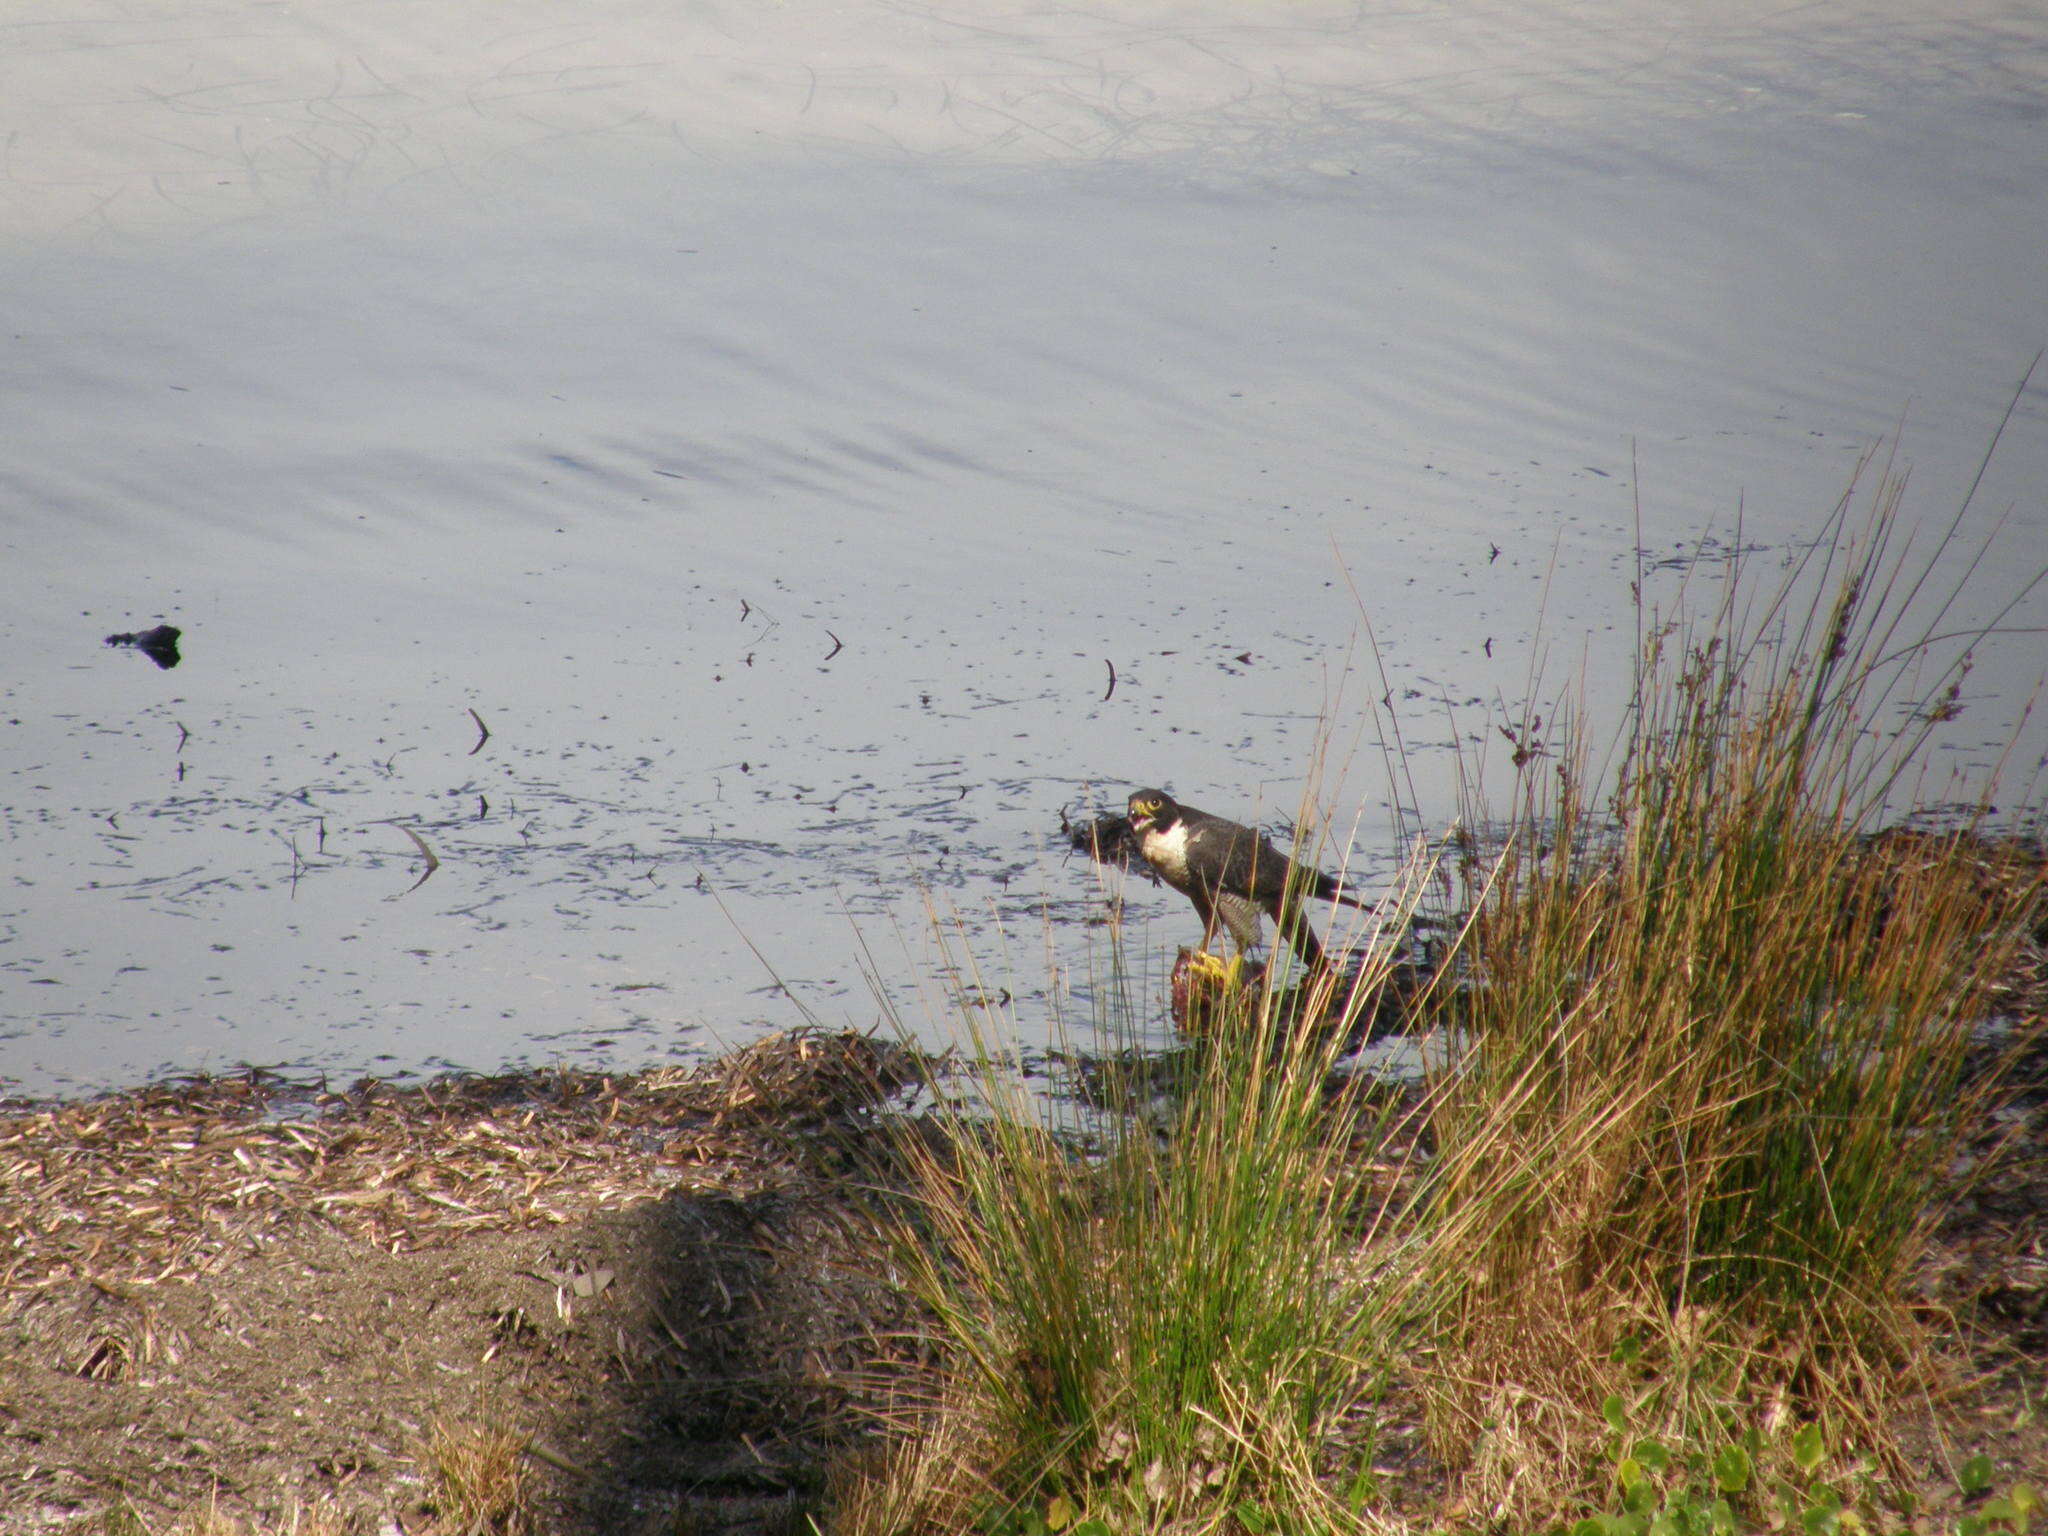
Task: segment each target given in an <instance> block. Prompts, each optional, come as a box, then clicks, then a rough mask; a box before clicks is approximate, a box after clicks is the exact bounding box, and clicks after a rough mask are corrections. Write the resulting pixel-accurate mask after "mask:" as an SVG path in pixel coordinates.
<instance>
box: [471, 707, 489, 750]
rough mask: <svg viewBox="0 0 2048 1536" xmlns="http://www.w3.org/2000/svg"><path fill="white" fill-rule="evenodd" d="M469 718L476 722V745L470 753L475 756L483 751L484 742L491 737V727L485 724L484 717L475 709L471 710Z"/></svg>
mask: <svg viewBox="0 0 2048 1536" xmlns="http://www.w3.org/2000/svg"><path fill="white" fill-rule="evenodd" d="M469 718H470V719H472V720H474V721H475V722H476V745H475V746H473V747H471V748H470V749H469V755H470V756H471V757H475V756H476V755H477V753H479V752H481V751H483V749H484V743H485V742H487V741H489V740H490V739H491V728H490V727H489V726H488V725H485V724H484V717H483V716H482V715H480V714H478V713H477V712H476V711H475V710H474V709H472V710H470V712H469Z"/></svg>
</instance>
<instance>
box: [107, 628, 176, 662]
mask: <svg viewBox="0 0 2048 1536" xmlns="http://www.w3.org/2000/svg"><path fill="white" fill-rule="evenodd" d="M181 633H182V631H181V630H179V628H178V626H177V625H175V624H159V625H157V627H156V628H155V629H145V630H142V631H141V632H140V633H137V634H133V635H109V636H107V644H109V645H125V646H127V647H129V648H130V649H131V650H137V651H140V652H142V654H143V655H145V656H147V657H148V658H149V659H150V660H151V661H153V662H155V663H156V664H157V665H158V666H160V667H162V668H163V669H164V670H165V671H167V672H168V671H169V670H170V669H171V668H172V667H175V666H176V665H177V664H178V636H179V635H180V634H181Z"/></svg>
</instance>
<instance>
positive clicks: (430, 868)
mask: <svg viewBox="0 0 2048 1536" xmlns="http://www.w3.org/2000/svg"><path fill="white" fill-rule="evenodd" d="M385 825H386V826H388V827H396V828H398V830H399V831H401V832H403V833H404V834H405V835H406V836H407V837H409V838H411V839H412V845H413V847H415V848H417V849H419V851H420V857H421V858H423V859H425V860H426V861H427V867H426V868H425V869H423V870H421V871H420V877H419V879H417V880H415V881H413V883H412V884H411V885H408V886H407V887H406V888H405V889H404V890H402V891H400V892H399V893H398V896H387V897H385V898H384V899H385V900H386V901H396V900H398V897H399V896H410V895H411V894H412V893H413V892H414V891H416V890H418V889H419V888H420V887H421V886H423V885H425V884H426V883H427V879H428V877H429V876H431V875H432V874H433V873H434V871H435V870H437V869H439V868H440V867H441V861H440V860H439V859H437V858H435V857H434V850H433V849H431V848H429V847H428V846H427V840H426V839H425V838H424V837H421V836H420V835H419V833H417V832H415V831H413V829H412V828H411V827H408V826H407V825H406V824H405V823H404V822H402V821H388V822H386V823H385Z"/></svg>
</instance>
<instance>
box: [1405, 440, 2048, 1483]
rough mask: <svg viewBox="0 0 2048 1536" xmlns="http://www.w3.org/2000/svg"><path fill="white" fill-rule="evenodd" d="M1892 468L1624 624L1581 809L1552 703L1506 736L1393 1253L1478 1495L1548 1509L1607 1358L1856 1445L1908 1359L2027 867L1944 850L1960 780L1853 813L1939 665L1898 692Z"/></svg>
mask: <svg viewBox="0 0 2048 1536" xmlns="http://www.w3.org/2000/svg"><path fill="white" fill-rule="evenodd" d="M1897 493H1898V486H1897V484H1896V482H1893V481H1889V480H1887V481H1886V482H1885V483H1883V484H1882V485H1881V486H1880V487H1879V489H1878V492H1877V497H1876V509H1875V512H1874V514H1873V515H1872V517H1871V519H1870V521H1869V523H1868V525H1867V526H1866V527H1865V528H1864V529H1863V531H1862V533H1861V534H1860V536H1859V537H1856V538H1853V539H1851V538H1846V537H1843V536H1841V535H1840V532H1839V527H1838V528H1837V530H1836V532H1835V538H1834V540H1833V542H1832V543H1829V544H1826V545H1824V546H1823V547H1822V550H1821V553H1820V554H1819V555H1818V556H1817V557H1816V561H1817V563H1818V565H1819V566H1820V567H1821V569H1820V570H1818V571H1815V570H1807V571H1802V572H1796V573H1795V576H1794V580H1793V581H1792V582H1788V584H1787V586H1786V587H1785V588H1783V589H1781V590H1780V591H1779V592H1778V593H1777V594H1776V595H1775V596H1773V597H1772V598H1771V599H1770V600H1769V601H1766V602H1765V603H1763V604H1762V606H1761V609H1760V610H1756V611H1752V610H1750V609H1748V608H1747V607H1746V606H1745V605H1747V604H1748V603H1750V601H1751V594H1750V591H1749V585H1748V583H1747V581H1746V580H1745V579H1744V578H1745V573H1743V572H1741V571H1739V570H1737V571H1734V572H1731V573H1730V575H1729V576H1728V578H1727V580H1726V582H1725V585H1724V587H1723V598H1722V603H1721V606H1720V609H1719V611H1718V612H1717V613H1716V614H1715V615H1714V617H1713V618H1712V620H1711V622H1709V623H1707V624H1706V625H1704V626H1700V627H1691V626H1687V625H1684V624H1672V625H1664V626H1659V627H1656V628H1654V629H1653V630H1652V631H1651V633H1650V634H1649V635H1648V637H1647V639H1646V641H1645V645H1644V649H1643V653H1642V662H1641V671H1640V684H1639V693H1638V698H1637V707H1636V719H1635V722H1634V729H1633V731H1632V733H1631V737H1630V740H1629V742H1628V743H1627V745H1626V748H1625V754H1624V757H1623V761H1622V763H1621V766H1620V770H1619V773H1618V775H1617V777H1616V784H1617V786H1618V787H1616V788H1615V789H1614V791H1613V793H1612V796H1611V799H1610V800H1609V801H1608V802H1607V804H1606V805H1605V807H1604V813H1603V808H1601V807H1596V806H1595V804H1594V803H1593V802H1592V796H1593V794H1594V790H1593V788H1592V785H1593V782H1594V780H1593V776H1592V774H1591V773H1590V771H1589V767H1588V761H1587V754H1586V752H1585V751H1584V748H1583V743H1582V742H1581V741H1580V740H1578V739H1576V738H1575V737H1574V736H1573V735H1572V734H1571V733H1570V732H1566V733H1564V734H1563V736H1562V739H1561V740H1560V741H1559V742H1558V744H1557V746H1556V756H1555V757H1551V756H1547V755H1540V756H1535V757H1532V758H1529V759H1527V760H1525V762H1524V763H1523V765H1522V767H1521V769H1520V773H1519V779H1518V784H1517V803H1516V807H1515V811H1516V814H1515V819H1514V822H1513V824H1512V826H1511V828H1510V830H1509V835H1508V837H1507V840H1506V845H1505V851H1504V852H1503V853H1502V854H1501V856H1500V857H1499V859H1498V861H1497V862H1496V863H1494V864H1493V865H1492V866H1491V867H1490V868H1489V869H1487V870H1486V871H1485V872H1484V876H1483V886H1484V888H1483V890H1482V891H1480V892H1479V893H1478V895H1477V897H1476V916H1475V920H1474V922H1473V923H1472V926H1471V928H1470V931H1469V933H1468V935H1467V939H1466V946H1465V949H1464V953H1463V957H1462V958H1463V962H1464V965H1465V967H1466V969H1467V970H1468V972H1469V974H1470V975H1471V977H1472V978H1473V984H1472V985H1471V986H1469V987H1468V988H1466V989H1464V990H1463V991H1461V992H1460V993H1459V994H1458V996H1457V997H1456V998H1454V999H1449V1000H1447V1002H1446V1016H1447V1018H1448V1019H1449V1020H1450V1021H1451V1022H1452V1023H1453V1024H1454V1025H1455V1027H1456V1028H1457V1029H1458V1030H1459V1031H1460V1032H1461V1033H1462V1034H1463V1035H1464V1037H1465V1038H1466V1039H1468V1040H1469V1041H1470V1042H1471V1049H1470V1050H1469V1052H1468V1053H1466V1054H1464V1055H1463V1056H1461V1057H1460V1058H1459V1059H1457V1060H1456V1061H1455V1063H1454V1064H1453V1065H1451V1066H1450V1067H1449V1068H1447V1069H1446V1070H1444V1071H1443V1072H1441V1073H1440V1074H1439V1075H1438V1077H1437V1079H1436V1081H1435V1082H1434V1084H1433V1093H1432V1103H1431V1109H1430V1118H1431V1124H1432V1126H1433V1127H1434V1129H1435V1131H1436V1134H1437V1137H1438V1146H1439V1151H1440V1160H1439V1164H1438V1168H1437V1170H1436V1176H1435V1178H1434V1180H1433V1182H1432V1187H1431V1190H1430V1195H1429V1199H1430V1208H1429V1212H1428V1228H1427V1236H1426V1250H1425V1251H1426V1258H1425V1262H1424V1266H1423V1269H1422V1270H1421V1271H1420V1272H1419V1277H1418V1282H1417V1283H1418V1286H1419V1289H1420V1292H1421V1293H1422V1294H1425V1295H1426V1296H1427V1299H1428V1305H1429V1306H1430V1307H1431V1308H1433V1309H1434V1310H1435V1319H1436V1331H1437V1335H1438V1338H1439V1341H1440V1345H1441V1350H1442V1353H1441V1363H1442V1368H1441V1371H1440V1373H1439V1374H1438V1375H1437V1377H1436V1379H1435V1380H1434V1381H1433V1383H1432V1386H1431V1393H1430V1396H1431V1406H1432V1412H1431V1430H1432V1436H1433V1440H1434V1442H1435V1444H1436V1445H1437V1446H1438V1448H1439V1450H1440V1451H1441V1452H1442V1453H1443V1454H1444V1455H1445V1456H1446V1457H1448V1458H1450V1459H1452V1460H1454V1461H1468V1462H1469V1465H1470V1472H1469V1476H1468V1479H1467V1494H1468V1497H1469V1500H1470V1502H1471V1503H1472V1505H1473V1506H1474V1507H1476V1508H1482V1509H1487V1510H1490V1511H1494V1512H1496V1513H1509V1512H1518V1513H1523V1514H1526V1513H1529V1512H1532V1511H1543V1510H1546V1509H1550V1508H1554V1507H1555V1505H1556V1503H1557V1501H1558V1500H1559V1499H1560V1498H1561V1497H1563V1496H1564V1495H1565V1494H1566V1493H1567V1492H1568V1491H1569V1490H1570V1489H1571V1488H1572V1487H1573V1485H1574V1481H1575V1479H1576V1478H1577V1477H1579V1476H1580V1475H1581V1474H1582V1473H1583V1472H1584V1470H1585V1469H1586V1468H1587V1467H1588V1466H1589V1465H1590V1464H1591V1463H1592V1462H1593V1460H1594V1459H1595V1454H1596V1447H1597V1446H1598V1445H1599V1443H1600V1442H1601V1441H1602V1439H1603V1438H1604V1437H1605V1436H1606V1435H1607V1433H1608V1428H1607V1426H1606V1424H1604V1423H1603V1422H1602V1416H1601V1414H1600V1406H1601V1404H1602V1402H1603V1401H1604V1400H1605V1399H1606V1398H1607V1397H1608V1396H1609V1394H1611V1393H1616V1392H1619V1393H1622V1394H1624V1395H1625V1396H1626V1397H1627V1399H1628V1400H1629V1401H1630V1402H1631V1403H1632V1404H1633V1405H1634V1407H1635V1414H1634V1417H1635V1418H1637V1419H1638V1420H1639V1421H1647V1422H1650V1423H1651V1424H1653V1425H1654V1427H1656V1428H1657V1429H1660V1430H1668V1431H1670V1432H1672V1433H1676V1434H1679V1435H1681V1436H1688V1435H1689V1436H1691V1437H1693V1438H1695V1439H1700V1440H1716V1441H1718V1440H1719V1439H1720V1438H1723V1437H1725V1435H1726V1433H1727V1432H1728V1431H1729V1429H1730V1428H1731V1426H1732V1427H1734V1428H1740V1427H1741V1426H1740V1424H1739V1422H1734V1421H1739V1420H1740V1419H1741V1418H1742V1416H1743V1414H1744V1412H1746V1411H1750V1410H1752V1409H1753V1408H1754V1406H1755V1405H1757V1404H1760V1403H1763V1402H1767V1401H1769V1400H1770V1399H1771V1398H1772V1397H1773V1396H1774V1395H1775V1396H1777V1397H1779V1398H1788V1399H1791V1400H1796V1401H1797V1402H1799V1403H1800V1404H1802V1405H1804V1408H1805V1410H1806V1411H1808V1412H1810V1413H1816V1414H1819V1415H1821V1416H1822V1417H1823V1418H1824V1419H1826V1420H1828V1421H1829V1422H1830V1424H1831V1425H1834V1426H1837V1427H1838V1428H1839V1431H1840V1433H1841V1434H1842V1435H1845V1436H1847V1437H1849V1438H1851V1439H1853V1440H1854V1441H1856V1442H1857V1443H1860V1444H1863V1445H1865V1446H1869V1447H1874V1448H1877V1449H1882V1448H1883V1446H1884V1444H1885V1430H1884V1422H1885V1419H1886V1415H1887V1409H1888V1407H1889V1406H1890V1405H1891V1404H1893V1403H1895V1402H1896V1401H1897V1399H1898V1396H1899V1394H1900V1393H1901V1392H1902V1391H1905V1390H1908V1389H1910V1387H1911V1386H1912V1384H1913V1383H1914V1381H1915V1376H1916V1372H1917V1371H1918V1369H1919V1367H1920V1365H1921V1364H1922V1355H1923V1350H1922V1333H1921V1325H1920V1323H1919V1321H1918V1320H1917V1319H1916V1318H1915V1317H1914V1316H1913V1314H1912V1297H1911V1295H1910V1294H1909V1288H1908V1281H1909V1278H1910V1274H1911V1270H1912V1268H1913V1265H1914V1263H1915V1261H1916V1260H1917V1258H1918V1257H1919V1255H1920V1254H1921V1252H1922V1251H1923V1248H1924V1243H1925V1239H1926V1236H1927V1231H1928V1222H1929V1219H1930V1211H1931V1210H1932V1202H1933V1201H1934V1199H1935V1197H1936V1195H1937V1193H1938V1192H1939V1190H1940V1188H1941V1186H1942V1184H1943V1182H1944V1179H1945V1177H1946V1175H1947V1172H1948V1169H1949V1167H1950V1165H1951V1163H1952V1162H1953V1160H1954V1158H1955V1155H1956V1152H1957V1149H1958V1146H1959V1143H1960V1142H1961V1140H1962V1138H1963V1137H1964V1135H1965V1134H1966V1133H1967V1132H1968V1130H1969V1129H1970V1128H1971V1127H1972V1126H1973V1125H1976V1124H1979V1123H1981V1121H1982V1118H1983V1115H1984V1111H1985V1098H1986V1095H1988V1094H1990V1093H1991V1092H1993V1091H1994V1089H1995V1077H1993V1076H1987V1075H1982V1074H1979V1075H1975V1076H1966V1074H1965V1071H1964V1068H1965V1065H1966V1059H1967V1057H1968V1056H1969V1053H1970V1050H1971V1047H1972V1041H1973V1031H1974V1029H1975V1027H1976V1026H1977V1025H1978V1024H1979V1023H1980V1022H1981V1021H1982V1020H1983V1019H1984V1018H1985V1017H1986V1016H1987V1013H1988V1012H1989V1009H1988V1007H1987V997H1988V993H1989V987H1990V983H1991V981H1992V980H1993V978H1994V977H1995V976H1996V974H1997V973H1998V972H1999V971H2000V969H2001V968H2002V967H2003V966H2004V965H2005V963H2006V962H2007V960H2008V958H2009V956H2010V953H2011V947H2012V945H2013V943H2014V942H2015V941H2016V940H2017V938H2018V936H2019V931H2020V924H2019V921H2018V919H2019V916H2020V914H2021V912H2022V911H2023V909H2024V907H2025V906H2026V904H2027V903H2028V902H2029V901H2030V900H2031V898H2032V890H2031V889H2029V887H2028V885H2027V884H2026V883H2025V882H2016V883H2008V884H2002V885H2001V884H1997V883H1990V884H1987V883H1986V882H1985V881H1984V880H1982V879H1981V878H1980V875H1979V868H1978V863H1977V860H1976V859H1974V858H1973V857H1971V856H1970V850H1971V849H1972V848H1973V847H1974V846H1975V844H1976V843H1977V841H1978V839H1979V834H1980V832H1981V830H1982V822H1983V818H1984V814H1985V812H1984V810H1983V809H1982V807H1981V806H1980V807H1979V809H1978V810H1977V811H1975V812H1973V813H1968V814H1965V815H1964V816H1963V817H1962V818H1961V820H1960V822H1959V824H1956V825H1954V826H1952V827H1951V828H1949V829H1948V830H1947V831H1946V832H1945V833H1944V834H1943V835H1942V836H1940V837H1934V838H1926V839H1920V840H1918V841H1917V844H1916V846H1915V848H1914V850H1913V856H1912V857H1896V856H1892V855H1891V854H1890V853H1889V852H1888V851H1887V848H1886V847H1885V845H1882V844H1876V845H1874V844H1873V843H1872V842H1871V841H1870V840H1869V839H1868V838H1867V836H1866V834H1867V833H1868V832H1870V831H1872V830H1873V829H1875V828H1876V827H1877V826H1878V825H1879V824H1880V823H1881V822H1882V821H1883V820H1884V819H1885V818H1886V817H1887V816H1888V815H1891V814H1895V813H1896V812H1897V811H1898V810H1899V809H1901V799H1902V797H1903V799H1904V800H1905V801H1906V802H1907V803H1908V804H1910V800H1911V796H1910V793H1909V791H1910V788H1911V786H1912V784H1913V783H1914V782H1915V780H1914V775H1915V774H1916V773H1917V772H1918V771H1919V767H1920V764H1919V762H1918V757H1919V754H1920V752H1921V749H1922V748H1923V747H1924V746H1925V744H1926V742H1927V739H1928V736H1929V733H1930V731H1931V728H1932V726H1933V725H1934V724H1935V723H1936V722H1937V720H1938V718H1939V715H1940V712H1941V703H1942V701H1943V700H1948V701H1950V702H1952V701H1953V699H1954V697H1955V685H1956V684H1957V682H1959V680H1960V677H1961V674H1962V671H1963V670H1964V669H1966V667H1967V659H1966V658H1963V657H1958V658H1957V660H1956V661H1955V662H1954V663H1953V664H1952V665H1951V666H1950V667H1949V668H1948V669H1947V670H1946V671H1945V672H1942V673H1940V674H1939V675H1937V676H1936V677H1935V678H1934V680H1933V687H1932V689H1931V690H1930V691H1923V692H1922V693H1921V694H1919V695H1918V699H1919V700H1920V701H1921V702H1919V703H1918V704H1917V705H1916V707H1914V708H1912V709H1910V710H1909V711H1908V712H1907V713H1906V717H1905V723H1904V724H1903V726H1901V725H1899V724H1898V720H1897V713H1898V707H1899V705H1900V704H1901V702H1902V690H1904V688H1905V686H1906V685H1907V684H1908V683H1909V682H1911V681H1914V677H1915V670H1916V669H1918V668H1920V667H1922V666H1923V664H1924V663H1925V661H1926V651H1925V648H1924V646H1923V645H1922V644H1919V643H1911V642H1909V643H1902V642H1901V639H1900V633H1901V624H1902V622H1903V620H1902V615H1901V609H1902V607H1903V606H1905V605H1906V604H1907V602H1908V600H1909V599H1910V598H1911V597H1912V596H1913V595H1914V594H1915V593H1916V592H1917V591H1918V590H1920V587H1921V584H1922V581H1923V580H1924V578H1922V577H1919V576H1918V575H1917V574H1916V570H1909V569H1908V568H1907V567H1906V566H1905V565H1904V564H1903V563H1902V562H1901V561H1899V560H1896V559H1893V558H1892V557H1891V555H1890V552H1889V550H1890V543H1891V539H1892V535H1893V533H1894V530H1895V514H1896V505H1897ZM1816 577H1825V578H1826V584H1825V585H1823V586H1822V587H1821V589H1820V590H1821V595H1820V596H1819V597H1818V598H1817V599H1815V600H1814V601H1813V602H1812V603H1811V605H1810V606H1809V607H1807V608H1805V609H1800V608H1799V607H1798V606H1797V604H1796V603H1795V601H1794V592H1795V590H1796V583H1797V581H1798V580H1799V579H1801V578H1804V579H1806V580H1808V581H1813V580H1814V579H1815V578H1816ZM1922 687H1923V689H1924V688H1925V684H1924V682H1923V684H1922ZM1930 698H1931V699H1932V700H1933V704H1932V706H1931V707H1930V706H1928V705H1927V704H1926V703H1925V702H1924V701H1925V700H1927V699H1930ZM2036 878H2037V879H2038V877H2036Z"/></svg>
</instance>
